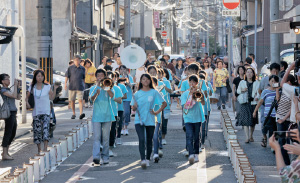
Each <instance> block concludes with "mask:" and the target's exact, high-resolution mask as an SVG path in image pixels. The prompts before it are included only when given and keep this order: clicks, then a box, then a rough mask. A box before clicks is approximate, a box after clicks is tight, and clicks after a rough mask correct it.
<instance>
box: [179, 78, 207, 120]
mask: <svg viewBox="0 0 300 183" xmlns="http://www.w3.org/2000/svg"><path fill="white" fill-rule="evenodd" d="M202 84H203V81H201V82H200V83H199V84H198V85H197V86H196V87H194V88H196V92H194V93H193V95H192V97H191V99H190V100H188V101H187V102H186V103H185V105H184V109H183V112H184V114H188V113H189V109H191V108H192V107H193V106H194V105H193V104H192V100H193V99H194V100H195V101H196V102H201V104H202V105H205V101H204V100H203V99H204V95H203V93H202V89H201V88H202ZM194 88H193V89H194ZM191 89H192V88H191ZM187 103H188V104H189V106H186V105H187Z"/></svg>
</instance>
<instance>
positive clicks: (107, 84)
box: [100, 78, 114, 91]
mask: <svg viewBox="0 0 300 183" xmlns="http://www.w3.org/2000/svg"><path fill="white" fill-rule="evenodd" d="M113 86H114V82H113V80H112V79H110V78H104V79H102V80H101V81H100V87H102V89H103V90H104V91H108V90H110V89H112V87H113Z"/></svg>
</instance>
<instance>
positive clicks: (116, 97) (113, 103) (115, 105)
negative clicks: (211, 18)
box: [107, 71, 123, 157]
mask: <svg viewBox="0 0 300 183" xmlns="http://www.w3.org/2000/svg"><path fill="white" fill-rule="evenodd" d="M107 76H108V78H110V79H112V82H113V90H114V92H115V93H114V97H113V98H111V99H110V102H111V106H112V110H113V113H114V116H115V121H112V123H111V128H110V137H109V157H114V153H113V151H112V149H113V148H114V145H115V139H116V124H117V119H118V104H121V103H122V97H123V93H122V91H121V89H120V87H119V86H117V85H115V81H116V79H115V73H114V72H112V71H108V72H107Z"/></svg>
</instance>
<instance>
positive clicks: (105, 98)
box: [89, 69, 115, 166]
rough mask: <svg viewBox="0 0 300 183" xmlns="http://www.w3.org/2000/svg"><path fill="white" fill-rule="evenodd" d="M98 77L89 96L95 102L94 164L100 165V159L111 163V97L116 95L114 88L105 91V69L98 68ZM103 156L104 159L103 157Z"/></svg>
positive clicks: (112, 119) (112, 114)
mask: <svg viewBox="0 0 300 183" xmlns="http://www.w3.org/2000/svg"><path fill="white" fill-rule="evenodd" d="M95 75H96V78H97V85H95V86H93V87H91V89H90V94H89V96H90V97H91V100H92V101H93V102H94V107H93V117H92V122H93V132H94V134H93V135H94V144H93V162H94V166H100V160H101V163H102V160H103V163H104V164H108V163H109V147H108V143H109V135H110V127H111V122H112V121H115V115H114V113H113V110H112V104H111V100H110V99H111V98H113V97H114V90H113V89H112V88H110V89H109V90H108V91H105V90H104V89H103V88H102V87H101V84H100V83H101V81H103V79H104V78H105V76H106V71H105V70H104V69H98V70H97V71H96V73H95ZM101 136H102V138H103V144H102V145H103V150H102V154H100V140H101ZM102 158H103V159H102Z"/></svg>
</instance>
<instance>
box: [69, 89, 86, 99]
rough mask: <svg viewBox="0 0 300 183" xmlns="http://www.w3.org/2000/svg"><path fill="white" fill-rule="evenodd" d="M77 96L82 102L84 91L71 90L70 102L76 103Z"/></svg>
mask: <svg viewBox="0 0 300 183" xmlns="http://www.w3.org/2000/svg"><path fill="white" fill-rule="evenodd" d="M76 96H77V99H78V100H82V99H83V91H79V90H69V100H70V101H75V100H76Z"/></svg>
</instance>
